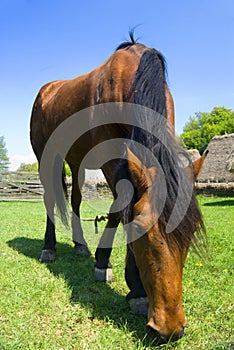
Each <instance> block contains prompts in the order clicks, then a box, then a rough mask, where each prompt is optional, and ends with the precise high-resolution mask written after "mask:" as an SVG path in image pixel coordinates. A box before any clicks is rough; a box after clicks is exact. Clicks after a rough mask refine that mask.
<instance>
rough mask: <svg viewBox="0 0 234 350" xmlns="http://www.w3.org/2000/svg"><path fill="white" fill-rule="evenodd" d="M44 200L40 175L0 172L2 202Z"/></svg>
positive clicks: (0, 196) (0, 198)
mask: <svg viewBox="0 0 234 350" xmlns="http://www.w3.org/2000/svg"><path fill="white" fill-rule="evenodd" d="M42 198H43V187H42V185H41V182H40V179H39V174H38V173H33V172H0V200H22V199H23V200H33V199H42Z"/></svg>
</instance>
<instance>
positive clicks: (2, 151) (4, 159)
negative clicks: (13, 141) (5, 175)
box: [0, 136, 10, 171]
mask: <svg viewBox="0 0 234 350" xmlns="http://www.w3.org/2000/svg"><path fill="white" fill-rule="evenodd" d="M9 164H10V161H9V158H8V156H7V149H6V143H5V139H4V136H0V171H4V170H8V169H9Z"/></svg>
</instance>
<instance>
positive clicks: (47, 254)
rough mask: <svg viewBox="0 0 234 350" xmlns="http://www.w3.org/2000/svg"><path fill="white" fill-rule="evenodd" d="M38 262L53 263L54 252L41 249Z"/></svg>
mask: <svg viewBox="0 0 234 350" xmlns="http://www.w3.org/2000/svg"><path fill="white" fill-rule="evenodd" d="M39 261H40V262H42V263H43V262H53V261H55V250H52V249H43V250H42V253H41V257H40V258H39Z"/></svg>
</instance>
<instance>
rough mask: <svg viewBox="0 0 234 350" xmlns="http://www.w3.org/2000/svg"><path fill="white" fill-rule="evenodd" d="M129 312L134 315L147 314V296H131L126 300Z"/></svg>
mask: <svg viewBox="0 0 234 350" xmlns="http://www.w3.org/2000/svg"><path fill="white" fill-rule="evenodd" d="M128 304H129V306H130V309H131V311H130V312H131V313H132V314H134V315H144V316H147V315H148V308H149V301H148V298H146V297H144V298H143V297H142V298H133V299H130V300H129V301H128Z"/></svg>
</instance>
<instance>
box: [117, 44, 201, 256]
mask: <svg viewBox="0 0 234 350" xmlns="http://www.w3.org/2000/svg"><path fill="white" fill-rule="evenodd" d="M125 44H126V43H125ZM132 45H133V44H132ZM162 57H163V56H162V55H161V54H160V53H158V51H157V50H155V49H148V50H145V51H144V53H143V55H142V57H141V60H140V64H139V67H138V70H137V71H136V73H135V76H134V78H133V81H132V86H131V89H130V97H131V101H133V102H134V104H136V105H139V106H143V107H141V108H137V106H136V108H135V118H136V119H137V120H138V123H140V125H142V127H140V126H138V127H136V126H135V127H133V128H132V130H131V133H130V135H129V139H130V141H129V144H128V147H129V148H130V149H131V150H132V152H133V153H134V154H136V156H137V157H138V158H139V159H140V160H141V161H142V162H143V164H144V165H145V166H147V167H152V166H154V167H156V172H157V173H159V172H160V171H161V173H163V178H164V180H165V183H164V184H165V186H166V192H167V196H166V200H165V203H164V207H163V209H162V211H161V214H160V216H159V217H158V224H159V227H160V229H161V232H162V234H163V235H164V236H165V238H166V239H167V240H170V237H172V235H173V237H174V238H175V240H176V242H177V243H178V246H179V247H180V248H182V247H184V246H187V247H189V246H190V244H191V243H192V245H193V247H194V248H195V250H196V251H197V252H199V249H198V247H199V246H201V247H202V246H204V245H203V244H201V245H200V244H199V242H204V239H203V238H204V237H205V228H204V224H203V220H202V215H201V212H200V209H199V207H198V204H197V201H196V197H195V193H194V191H193V188H192V186H193V184H191V179H190V178H189V176H187V173H186V172H185V169H184V168H183V167H182V166H181V160H180V158H181V157H182V158H186V159H187V163H188V164H190V166H192V165H191V161H190V159H189V157H188V154H187V152H186V151H185V150H183V149H182V148H181V147H180V146H179V145H178V144H177V142H176V140H175V138H174V137H173V136H172V134H171V132H170V131H169V129H168V127H167V122H166V118H167V109H166V97H165V86H166V79H165V65H164V59H163V58H162ZM144 107H146V108H144ZM152 116H153V117H152ZM154 116H155V118H154ZM137 144H141V145H143V146H145V147H146V148H147V149H148V150H149V151H150V152H151V154H153V156H154V159H156V160H157V161H156V163H154V162H153V163H152V157H150V158H149V157H148V156H147V152H146V153H145V152H142V147H138V146H136V145H137ZM157 168H158V169H157ZM120 177H121V178H123V177H124V178H127V179H128V180H129V181H131V174H130V172H129V169H128V166H127V163H126V161H121V162H120V168H119V171H118V174H117V178H120ZM161 184H162V182H161V183H160V179H159V178H158V177H157V178H156V183H155V185H154V186H153V188H152V191H151V199H150V200H151V204H152V209H154V212H158V207H159V204H160V203H159V202H160V199H159V198H160V193H159V192H160V186H161ZM181 184H182V189H183V190H182V194H181ZM191 189H192V190H191ZM158 191H159V192H158ZM179 194H180V196H182V197H180V198H181V202H180V203H179V205H178V203H177V198H178V195H179ZM183 201H186V203H188V205H187V209H186V211H185V212H184V215H183V217H182V211H183V208H182V209H181V207H180V204H181V203H183ZM136 202H137V189H135V196H134V198H133V199H132V201H131V202H130V204H129V205H128V206H127V208H125V210H124V211H123V223H128V222H131V221H132V215H133V207H134V205H135V204H136ZM182 206H183V205H182ZM175 208H176V210H177V213H176V214H178V216H181V220H179V222H178V225H177V227H175V228H174V229H173V232H172V233H171V234H167V224H168V222H169V221H170V217H171V215H172V213H173V211H174V212H175ZM169 246H170V244H169Z"/></svg>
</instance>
